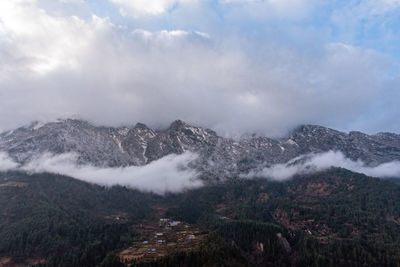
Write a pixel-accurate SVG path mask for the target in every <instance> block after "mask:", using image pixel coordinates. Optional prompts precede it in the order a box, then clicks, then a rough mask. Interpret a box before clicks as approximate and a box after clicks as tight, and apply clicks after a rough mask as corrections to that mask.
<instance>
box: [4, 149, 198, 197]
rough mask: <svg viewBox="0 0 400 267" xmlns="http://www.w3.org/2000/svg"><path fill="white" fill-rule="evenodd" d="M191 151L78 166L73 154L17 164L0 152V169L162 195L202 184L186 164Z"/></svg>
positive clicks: (194, 156) (193, 155)
mask: <svg viewBox="0 0 400 267" xmlns="http://www.w3.org/2000/svg"><path fill="white" fill-rule="evenodd" d="M196 157H197V156H196V155H195V154H193V153H190V152H187V153H184V154H181V155H168V156H166V157H163V158H161V159H159V160H157V161H154V162H151V163H149V164H147V165H145V166H141V167H120V168H98V167H93V166H90V165H78V164H77V163H76V162H77V156H76V155H75V154H60V155H51V154H43V155H41V156H40V157H38V158H36V159H34V160H32V161H31V162H29V163H27V164H25V165H23V166H18V164H16V163H15V162H13V161H12V160H10V158H9V157H8V156H7V155H6V154H4V153H1V154H0V171H7V170H21V171H26V172H31V173H43V172H49V173H56V174H62V175H66V176H70V177H73V178H76V179H78V180H82V181H85V182H89V183H94V184H98V185H102V186H115V185H120V186H126V187H128V188H134V189H138V190H141V191H144V192H154V193H156V194H165V193H167V192H172V193H176V192H181V191H183V190H185V189H191V188H197V187H200V186H202V184H203V183H202V181H201V180H199V179H197V176H198V173H197V172H196V171H195V170H193V169H192V168H190V167H189V163H190V162H191V161H193V160H195V159H196Z"/></svg>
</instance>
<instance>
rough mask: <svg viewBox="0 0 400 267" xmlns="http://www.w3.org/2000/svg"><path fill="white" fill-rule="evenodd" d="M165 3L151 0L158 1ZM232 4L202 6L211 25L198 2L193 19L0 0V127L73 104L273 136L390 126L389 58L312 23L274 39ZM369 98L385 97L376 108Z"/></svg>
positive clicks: (110, 116)
mask: <svg viewBox="0 0 400 267" xmlns="http://www.w3.org/2000/svg"><path fill="white" fill-rule="evenodd" d="M129 2H130V3H137V4H138V5H139V4H140V3H141V2H140V1H129ZM173 2H174V3H172V2H168V1H166V2H162V1H159V2H157V3H158V4H156V5H161V10H163V9H165V8H166V9H165V10H168V8H171V7H172V8H173V7H174V6H175V4H177V2H176V1H173ZM267 2H268V4H267V5H273V4H274V5H277V6H279V5H282V7H284V6H285V5H287V4H288V2H289V1H280V2H279V1H267ZM296 2H298V3H300V2H301V1H296ZM304 2H305V1H304ZM146 3H147V1H146ZM201 3H203V4H200V3H198V5H201V6H202V7H203V5H206V4H207V3H208V2H207V3H205V2H201ZM63 4H64V5H66V3H65V1H64V3H63ZM181 4H182V5H183V2H182V3H181ZM245 4H246V5H247V4H248V5H253V4H254V5H256V4H260V5H261V4H263V5H266V4H265V3H257V2H254V3H245ZM233 5H238V3H236V4H235V3H230V4H228V3H225V4H222V3H220V4H218V7H219V8H222V9H223V10H222V11H221V12H220V13H221V14H220V16H217V15H215V16H214V15H213V16H211V17H212V18H213V19H212V25H208V24H207V23H205V19H204V18H209V16H208V15H209V14H210V13H211V11H209V10H210V9H211V8H210V7H208V9H207V8H204V9H201V11H197V9H196V10H194V11H193V10H191V12H189V13H188V14H190V16H193V17H195V18H196V19H197V20H196V21H195V22H193V25H192V24H191V27H186V26H185V24H184V23H185V21H186V22H187V21H188V17H187V16H189V15H185V14H182V13H179V12H177V13H179V14H180V16H181V17H180V18H181V19H180V20H179V19H178V18H176V17H174V16H175V14H173V15H171V20H170V21H171V25H172V26H171V27H167V26H165V24H163V23H161V22H160V21H158V20H156V21H151V22H148V24H146V21H147V20H145V19H144V20H133V22H132V21H129V23H127V24H122V25H121V24H117V23H115V20H114V22H113V20H112V18H107V17H106V16H104V17H101V16H100V15H98V16H96V15H90V16H88V17H78V16H73V15H71V16H67V15H60V14H59V13H57V12H50V11H48V10H47V9H46V8H45V7H44V6H40V5H39V4H38V1H35V0H29V1H28V0H19V1H1V2H0V18H1V20H0V105H1V107H2V108H1V109H0V128H1V129H3V130H6V129H11V128H14V127H17V126H21V125H22V124H28V123H29V122H30V121H36V120H44V121H47V120H54V119H56V118H58V117H68V116H74V115H78V116H79V117H81V118H83V119H87V120H90V121H92V122H95V123H97V124H101V125H112V126H119V125H121V124H134V123H136V122H143V123H146V124H148V125H149V126H152V127H157V128H161V127H166V126H167V125H169V124H170V122H171V121H173V120H175V119H178V118H179V119H183V120H185V121H187V122H189V123H192V124H196V125H199V126H204V127H209V128H213V129H215V130H217V131H218V133H220V134H222V135H240V134H242V133H246V132H257V133H260V134H263V135H270V136H273V135H275V136H276V135H283V134H285V133H286V132H287V131H288V129H290V128H292V127H294V126H297V125H298V124H302V123H314V124H323V125H325V126H329V127H335V128H339V129H340V130H348V129H351V128H352V126H354V125H356V126H357V129H356V130H364V129H368V130H370V131H377V130H385V131H389V130H390V131H397V130H399V129H400V125H398V123H397V121H398V119H397V118H398V109H397V102H396V101H394V99H398V96H399V95H398V90H396V88H397V85H398V82H393V80H395V79H392V78H390V79H392V80H391V81H390V82H388V81H387V80H388V79H389V78H388V75H385V74H386V73H397V72H396V70H397V69H396V68H395V67H393V66H392V65H393V64H392V60H391V59H390V58H388V57H387V56H385V55H382V54H381V53H379V52H377V51H374V50H372V49H368V48H364V47H362V46H357V45H352V44H349V43H346V42H340V41H337V40H330V38H328V40H325V39H324V40H323V41H315V40H316V39H318V38H319V36H321V35H323V34H321V32H320V31H319V30H315V31H314V30H313V29H309V28H307V29H303V28H301V29H300V30H299V29H298V28H295V29H293V28H291V27H289V28H284V30H283V31H282V32H284V33H285V34H288V35H289V37H287V38H286V37H285V38H283V40H281V39H280V38H278V37H271V36H278V35H277V34H276V32H274V31H273V29H275V28H274V27H275V26H274V25H270V24H265V25H264V24H263V25H264V26H262V27H260V26H257V27H255V28H253V26H254V25H253V24H250V25H247V24H246V23H248V21H247V20H243V21H245V22H243V25H242V20H240V21H239V22H238V23H239V24H240V25H239V26H237V25H235V23H232V20H231V18H230V17H229V12H230V11H231V10H233V9H235V10H236V11H237V12H240V9H239V8H238V9H236V8H235V7H233ZM299 5H300V4H299ZM305 5H308V4H307V3H305ZM178 6H179V3H178ZM183 6H186V4H185V5H183ZM228 6H231V7H228ZM149 7H151V5H149ZM178 9H179V10H184V11H186V9H184V8H177V10H178ZM292 9H293V10H295V11H296V10H299V9H298V8H290V10H292ZM255 10H257V8H255ZM260 10H261V9H260ZM290 10H289V11H290ZM307 10H308V9H307ZM236 11H235V12H236ZM182 12H183V11H182ZM196 12H200V13H196ZM201 12H206V13H201ZM307 12H308V11H307ZM241 14H242V13H241ZM241 14H239V15H241ZM120 19H121V18H120ZM164 19H165V18H164ZM218 19H220V20H224V21H222V22H220V24H218V22H215V21H218ZM178 20H179V21H181V22H179V23H178V22H176V21H178ZM175 22H176V23H178V24H179V25H180V26H181V27H175V26H176V25H175V24H174V23H175ZM130 23H131V24H130ZM168 23H169V22H168ZM196 23H197V24H196ZM213 23H217V24H213ZM132 24H133V26H132ZM159 24H162V26H161V27H158V26H157V25H159ZM138 25H139V26H140V27H139V26H138ZM149 25H150V26H149ZM155 25H156V26H155ZM174 25H175V26H174ZM204 25H207V26H204ZM224 25H227V26H224ZM282 25H285V24H282ZM142 26H143V27H142ZM146 26H147V27H146ZM164 26H165V27H164ZM230 26H232V28H230ZM242 27H243V28H244V30H243V29H242ZM279 27H281V26H279ZM282 27H284V26H282ZM311 28H312V27H311ZM166 29H169V30H166ZM296 29H297V30H296ZM269 31H271V32H272V33H268V32H269ZM276 31H279V32H281V28H279V29H277V30H276ZM251 33H253V34H251ZM297 37H298V38H297ZM316 37H318V38H316ZM288 40H289V41H288ZM318 40H319V39H318ZM297 42H299V43H300V44H298V43H297ZM302 42H303V43H302ZM394 75H397V74H394ZM397 76H398V75H397ZM396 81H397V80H396ZM388 84H389V85H388ZM376 103H383V105H381V107H380V108H379V112H377V111H376V110H374V108H375V107H376V106H377V105H376ZM383 111H385V112H386V113H385V116H384V118H381V117H380V115H379V114H383ZM382 120H385V123H384V127H383V126H382V124H381V122H382Z"/></svg>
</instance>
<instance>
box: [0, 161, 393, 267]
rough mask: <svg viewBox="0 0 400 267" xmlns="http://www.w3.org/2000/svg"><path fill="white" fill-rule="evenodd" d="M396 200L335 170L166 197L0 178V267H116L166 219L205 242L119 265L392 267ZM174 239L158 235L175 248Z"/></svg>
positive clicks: (381, 184) (382, 186)
mask: <svg viewBox="0 0 400 267" xmlns="http://www.w3.org/2000/svg"><path fill="white" fill-rule="evenodd" d="M399 198H400V187H399V186H397V185H395V184H394V183H392V182H390V181H383V180H379V179H376V178H371V177H367V176H365V175H361V174H356V173H352V172H349V171H346V170H343V169H331V170H329V171H326V172H321V173H316V174H314V175H306V176H297V177H295V178H294V179H293V180H290V181H287V182H280V183H278V182H270V181H267V180H264V179H259V180H243V179H234V180H231V181H229V182H226V183H221V184H216V185H209V186H206V187H202V188H199V189H196V190H190V191H186V192H183V193H179V194H169V195H166V196H155V195H152V194H149V193H146V194H145V193H140V192H137V191H133V190H129V189H126V188H121V187H114V188H104V187H99V186H95V185H90V184H86V183H82V182H79V181H76V180H74V179H72V178H68V177H64V176H57V175H53V174H35V175H26V174H23V173H17V172H14V173H3V174H1V180H0V213H1V215H2V216H1V217H0V240H1V241H0V257H1V260H2V262H8V265H5V266H15V264H16V263H21V265H25V266H26V265H29V264H33V263H41V264H42V265H43V266H73V265H74V266H77V265H80V266H82V265H84V266H96V265H100V264H101V263H102V262H103V263H102V265H103V266H117V265H118V264H121V265H122V263H118V262H120V261H121V260H120V259H121V258H120V256H119V255H120V253H122V252H123V251H124V250H125V249H129V247H132V246H137V245H135V244H142V243H143V240H145V239H149V237H148V236H147V237H146V235H145V234H144V233H145V232H143V230H141V227H143V226H140V225H144V224H146V225H151V222H154V223H155V225H158V224H159V220H160V219H161V218H168V219H170V220H178V221H181V222H182V223H184V224H187V225H188V227H189V228H188V229H193V230H190V231H193V232H195V231H202V232H204V234H207V236H208V237H207V238H205V239H202V240H203V241H201V243H196V242H195V243H193V245H190V244H191V243H186V245H184V246H187V248H186V249H184V250H182V249H183V248H182V247H181V248H178V245H179V244H180V243H179V242H178V243H176V242H177V241H173V242H172V241H168V240H166V242H169V243H167V244H166V245H167V246H168V245H169V246H172V248H174V246H176V250H174V249H172V251H175V252H168V253H167V254H166V255H164V256H162V257H158V258H154V260H153V261H148V260H147V261H142V260H141V259H140V258H138V259H137V260H134V261H132V262H129V261H128V262H126V261H123V264H130V265H131V266H177V265H179V266H203V265H204V264H205V265H206V266H212V265H213V266H277V265H279V266H399V265H400V258H399V255H400V246H399V244H400V204H399V203H400V201H399V200H400V199H399ZM160 212H162V213H160ZM191 227H193V228H191ZM177 229H179V228H177ZM196 229H198V230H196ZM146 231H147V230H146ZM155 231H159V230H155ZM162 231H166V230H162ZM179 231H182V230H179ZM179 231H177V232H176V234H168V235H171V237H170V238H171V239H176V238H178V239H179V238H180V237H179V235H180V234H179V233H178V232H179ZM175 235H178V236H176V237H174V236H175ZM176 240H177V239H176ZM175 244H176V245H175ZM194 244H197V245H194ZM153 246H156V245H153ZM179 246H180V245H179ZM125 255H126V254H125Z"/></svg>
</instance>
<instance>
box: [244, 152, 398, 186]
mask: <svg viewBox="0 0 400 267" xmlns="http://www.w3.org/2000/svg"><path fill="white" fill-rule="evenodd" d="M331 167H340V168H344V169H348V170H350V171H353V172H359V173H364V174H366V175H368V176H374V177H381V178H386V177H389V178H390V177H400V161H393V162H388V163H383V164H380V165H378V166H375V167H371V166H367V165H366V164H365V163H364V162H362V161H361V160H358V161H353V160H351V159H349V158H346V157H345V156H344V154H343V153H342V152H340V151H328V152H325V153H320V154H310V155H306V156H300V157H298V158H295V159H293V160H291V161H289V162H288V163H286V164H276V165H273V166H271V167H267V168H263V169H262V170H255V171H251V172H250V173H249V174H247V175H244V177H247V178H252V177H264V178H268V179H271V180H274V181H284V180H287V179H290V178H292V177H293V176H294V175H296V174H307V173H312V172H315V171H321V170H326V169H329V168H331Z"/></svg>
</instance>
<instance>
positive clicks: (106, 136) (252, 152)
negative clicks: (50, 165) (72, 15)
mask: <svg viewBox="0 0 400 267" xmlns="http://www.w3.org/2000/svg"><path fill="white" fill-rule="evenodd" d="M329 150H335V151H341V152H343V153H344V155H345V156H347V157H348V158H350V159H353V160H362V161H364V162H365V163H367V164H368V165H370V166H376V165H378V164H381V163H385V162H390V161H393V160H400V135H397V134H391V133H380V134H377V135H366V134H363V133H360V132H350V133H349V134H346V133H342V132H339V131H335V130H332V129H329V128H325V127H322V126H314V125H304V126H300V127H298V128H296V129H294V130H293V131H292V132H291V133H290V134H289V135H288V136H287V137H285V138H281V139H272V138H268V137H246V138H242V139H239V140H234V139H230V138H224V137H221V136H218V135H217V134H216V133H215V132H214V131H212V130H210V129H203V128H201V127H194V126H190V125H188V124H186V123H184V122H182V121H179V120H178V121H175V122H173V123H172V124H171V125H170V127H169V128H168V129H165V130H154V129H150V128H149V127H147V126H146V125H144V124H140V123H138V124H137V125H136V126H134V127H121V128H112V127H95V126H93V125H91V124H90V123H88V122H85V121H80V120H71V119H67V120H60V121H57V122H52V123H47V124H38V123H34V124H32V125H30V126H27V127H21V128H18V129H16V130H13V131H9V132H6V133H2V134H0V151H4V152H7V153H8V154H9V155H10V156H11V157H12V158H13V159H14V160H16V161H17V162H19V163H24V162H27V161H29V160H31V159H32V158H34V157H35V156H37V155H40V154H42V153H45V152H50V153H53V154H60V153H67V152H75V153H77V154H78V156H79V163H82V164H92V165H95V166H111V167H116V166H131V165H133V166H142V165H145V164H148V163H149V162H152V161H154V160H157V159H160V158H162V157H164V156H166V155H169V154H172V153H175V154H181V153H183V152H184V151H193V152H197V153H199V154H200V158H199V161H198V162H197V167H198V168H201V169H203V170H206V171H208V172H210V173H216V174H223V173H226V172H229V173H231V174H233V175H236V174H237V173H239V172H245V171H248V170H249V169H252V168H254V167H255V166H259V165H262V166H269V165H272V164H276V163H286V162H288V161H289V160H291V159H293V158H296V157H298V156H301V155H304V154H307V153H312V152H313V153H319V152H325V151H329Z"/></svg>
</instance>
